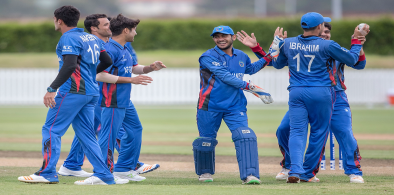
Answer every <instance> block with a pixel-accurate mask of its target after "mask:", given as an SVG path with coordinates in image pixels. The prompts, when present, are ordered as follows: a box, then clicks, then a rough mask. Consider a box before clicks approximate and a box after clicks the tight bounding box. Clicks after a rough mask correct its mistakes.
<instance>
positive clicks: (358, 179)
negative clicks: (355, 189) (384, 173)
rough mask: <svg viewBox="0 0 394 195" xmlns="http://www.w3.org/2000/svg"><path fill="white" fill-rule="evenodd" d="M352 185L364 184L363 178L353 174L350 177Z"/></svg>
mask: <svg viewBox="0 0 394 195" xmlns="http://www.w3.org/2000/svg"><path fill="white" fill-rule="evenodd" d="M349 178H350V183H364V179H363V177H361V176H360V175H355V174H351V175H349Z"/></svg>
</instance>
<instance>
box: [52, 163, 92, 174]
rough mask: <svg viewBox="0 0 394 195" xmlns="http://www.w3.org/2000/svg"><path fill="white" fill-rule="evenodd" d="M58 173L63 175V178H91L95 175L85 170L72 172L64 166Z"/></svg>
mask: <svg viewBox="0 0 394 195" xmlns="http://www.w3.org/2000/svg"><path fill="white" fill-rule="evenodd" d="M58 173H59V175H62V176H74V177H90V176H92V175H93V173H88V172H86V171H84V170H80V171H73V170H70V169H68V168H66V167H64V166H63V165H62V166H61V167H60V169H59V171H58Z"/></svg>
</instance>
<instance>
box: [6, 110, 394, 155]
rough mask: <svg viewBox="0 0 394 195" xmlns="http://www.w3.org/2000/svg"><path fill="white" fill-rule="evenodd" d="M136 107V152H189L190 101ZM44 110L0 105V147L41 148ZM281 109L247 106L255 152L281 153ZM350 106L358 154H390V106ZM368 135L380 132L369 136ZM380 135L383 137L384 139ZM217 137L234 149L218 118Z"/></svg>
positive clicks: (67, 138) (224, 151)
mask: <svg viewBox="0 0 394 195" xmlns="http://www.w3.org/2000/svg"><path fill="white" fill-rule="evenodd" d="M137 110H138V113H139V115H140V119H141V122H142V124H143V127H144V131H143V142H144V145H143V147H142V153H151V154H189V155H190V154H192V151H191V149H190V146H191V143H192V141H193V140H194V139H195V137H197V136H198V132H197V126H196V122H195V115H196V110H195V109H194V106H183V107H170V106H168V107H165V106H164V107H159V108H154V107H146V106H138V105H137ZM46 111H47V109H46V108H45V107H44V106H42V107H1V109H0V126H1V131H0V140H1V142H0V150H12V151H41V127H42V125H43V123H44V121H45V116H46ZM286 111H287V110H286V108H285V107H278V108H277V107H265V106H253V109H249V110H248V117H249V126H250V127H251V128H252V129H253V130H254V131H255V132H256V133H257V135H258V142H259V144H262V147H263V148H261V149H260V150H259V154H260V155H261V156H280V155H281V154H280V153H279V152H278V146H277V140H276V137H275V132H276V129H277V127H278V125H279V124H280V121H281V119H282V117H283V116H284V114H285V113H286ZM352 111H353V129H354V133H355V134H356V138H357V135H360V138H357V139H358V140H359V146H360V148H361V150H362V155H363V157H364V158H382V159H394V140H393V139H388V138H390V137H389V136H392V135H393V134H394V133H393V132H394V120H393V116H394V109H386V108H378V109H366V108H355V109H353V110H352ZM152 118H153V119H154V121H152ZM71 128H72V127H70V130H69V131H67V133H66V134H65V135H64V137H63V138H62V141H63V142H64V144H63V145H62V151H65V152H67V151H69V149H70V146H71V141H72V139H73V136H74V131H72V130H71ZM370 135H378V136H380V137H378V138H375V137H371V139H369V136H370ZM384 135H389V136H388V138H387V139H386V138H385V136H384ZM392 137H393V136H392ZM18 140H21V141H18ZM218 140H219V145H218V147H217V151H216V152H217V154H218V155H234V154H235V150H234V147H233V145H232V140H231V134H230V131H229V130H228V128H227V126H226V125H225V124H224V123H223V124H222V127H221V129H220V130H219V136H218ZM158 143H159V144H158ZM179 146H182V147H179ZM337 154H338V153H337Z"/></svg>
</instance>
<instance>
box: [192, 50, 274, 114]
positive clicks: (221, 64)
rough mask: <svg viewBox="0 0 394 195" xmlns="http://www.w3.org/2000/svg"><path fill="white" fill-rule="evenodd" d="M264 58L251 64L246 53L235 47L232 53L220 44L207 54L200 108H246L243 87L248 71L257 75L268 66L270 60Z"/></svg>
mask: <svg viewBox="0 0 394 195" xmlns="http://www.w3.org/2000/svg"><path fill="white" fill-rule="evenodd" d="M266 60H267V59H266V58H262V59H260V60H259V61H257V62H254V63H251V61H250V58H249V57H248V55H246V54H245V53H244V52H242V51H241V50H238V49H233V55H232V56H229V55H227V54H226V53H224V52H223V51H222V50H221V49H219V48H218V47H217V46H216V47H215V48H212V49H209V50H208V51H206V52H205V53H203V54H202V55H201V57H200V59H199V62H200V95H199V99H198V104H197V108H198V109H201V110H206V111H214V112H227V111H233V110H239V111H246V104H247V102H246V98H245V95H244V93H243V90H242V89H243V88H245V87H246V85H247V83H246V82H245V81H243V77H244V74H250V75H251V74H254V73H256V72H258V71H259V70H261V69H262V68H264V67H265V66H266V65H267V64H268V63H269V61H268V62H267V61H266Z"/></svg>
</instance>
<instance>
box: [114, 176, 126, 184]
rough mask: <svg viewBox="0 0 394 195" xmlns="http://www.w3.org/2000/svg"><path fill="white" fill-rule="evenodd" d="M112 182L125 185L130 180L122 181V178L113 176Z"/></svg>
mask: <svg viewBox="0 0 394 195" xmlns="http://www.w3.org/2000/svg"><path fill="white" fill-rule="evenodd" d="M114 181H115V183H116V184H126V183H129V182H130V180H128V179H122V178H120V177H118V176H114Z"/></svg>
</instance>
